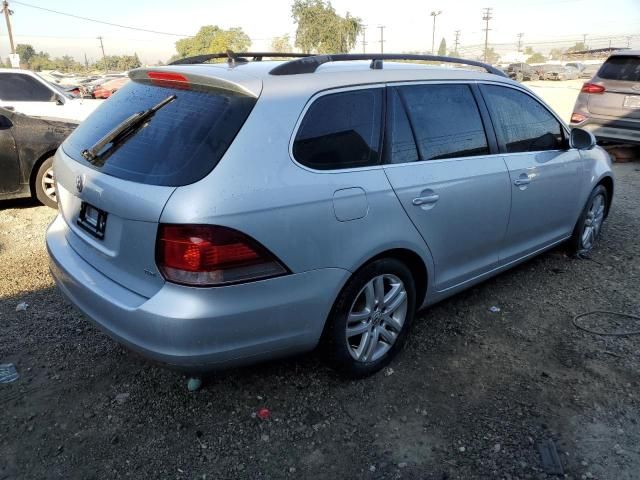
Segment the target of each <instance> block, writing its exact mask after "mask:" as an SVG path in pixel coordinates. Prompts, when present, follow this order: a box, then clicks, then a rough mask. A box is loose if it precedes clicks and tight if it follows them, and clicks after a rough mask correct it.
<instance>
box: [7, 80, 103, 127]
mask: <svg viewBox="0 0 640 480" xmlns="http://www.w3.org/2000/svg"><path fill="white" fill-rule="evenodd" d="M100 103H101V100H87V99H82V98H75V97H74V96H73V95H71V94H69V93H67V92H65V91H64V89H62V88H60V87H58V86H57V85H54V84H52V83H49V82H47V81H46V80H45V79H43V78H42V77H40V76H39V75H38V74H37V73H35V72H31V71H29V70H18V69H12V68H0V107H3V108H6V109H7V110H12V111H15V112H19V113H22V114H24V115H30V116H34V117H46V118H54V119H64V120H67V121H69V120H71V121H74V122H81V121H82V120H84V119H85V118H87V117H88V116H89V114H90V113H91V112H93V111H94V110H95V109H96V108H97V107H98V105H100Z"/></svg>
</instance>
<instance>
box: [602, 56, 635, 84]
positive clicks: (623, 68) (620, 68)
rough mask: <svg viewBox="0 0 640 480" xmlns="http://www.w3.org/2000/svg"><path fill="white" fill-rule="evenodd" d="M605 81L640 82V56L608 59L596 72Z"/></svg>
mask: <svg viewBox="0 0 640 480" xmlns="http://www.w3.org/2000/svg"><path fill="white" fill-rule="evenodd" d="M598 77H600V78H604V79H605V80H623V81H626V82H640V56H623V55H620V56H615V57H611V58H609V59H608V60H607V61H606V62H604V64H603V65H602V67H601V68H600V71H599V72H598Z"/></svg>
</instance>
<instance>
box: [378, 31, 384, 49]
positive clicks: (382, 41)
mask: <svg viewBox="0 0 640 480" xmlns="http://www.w3.org/2000/svg"><path fill="white" fill-rule="evenodd" d="M378 28H379V29H380V53H384V29H385V26H384V25H378Z"/></svg>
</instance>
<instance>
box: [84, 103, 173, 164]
mask: <svg viewBox="0 0 640 480" xmlns="http://www.w3.org/2000/svg"><path fill="white" fill-rule="evenodd" d="M175 99H176V96H175V95H169V96H168V97H167V98H165V99H164V100H162V101H161V102H160V103H158V104H157V105H154V106H153V107H151V108H149V109H147V110H143V111H142V112H138V113H134V114H133V115H131V116H130V117H129V118H127V119H126V120H124V121H123V122H122V123H120V124H119V125H118V126H117V127H115V128H114V129H113V130H111V131H110V132H109V133H107V134H106V135H105V136H104V137H102V138H101V139H100V140H98V141H97V142H96V144H95V145H94V146H93V147H91V148H87V149H85V150H83V151H82V156H83V157H84V158H86V159H87V160H88V161H90V162H91V161H92V160H95V159H96V158H98V157H99V156H100V155H101V154H103V153H105V152H102V149H103V148H104V147H105V146H107V145H108V144H110V143H111V144H116V143H117V142H118V140H119V139H123V138H124V137H128V136H130V135H131V134H133V133H135V131H136V129H139V128H138V127H140V126H141V125H144V123H146V122H147V121H148V120H150V119H151V117H153V116H154V115H155V113H156V112H157V111H158V110H160V109H161V108H162V107H164V106H165V105H168V104H169V103H171V102H173V101H174V100H175Z"/></svg>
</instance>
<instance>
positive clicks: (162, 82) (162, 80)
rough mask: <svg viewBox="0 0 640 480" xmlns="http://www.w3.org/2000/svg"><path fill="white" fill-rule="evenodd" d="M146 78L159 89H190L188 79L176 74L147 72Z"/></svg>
mask: <svg viewBox="0 0 640 480" xmlns="http://www.w3.org/2000/svg"><path fill="white" fill-rule="evenodd" d="M147 77H149V78H150V79H151V81H152V82H153V83H154V84H156V85H159V86H161V87H171V88H181V89H187V88H189V87H190V84H189V79H188V78H187V77H185V76H184V75H182V74H180V73H176V72H147Z"/></svg>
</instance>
